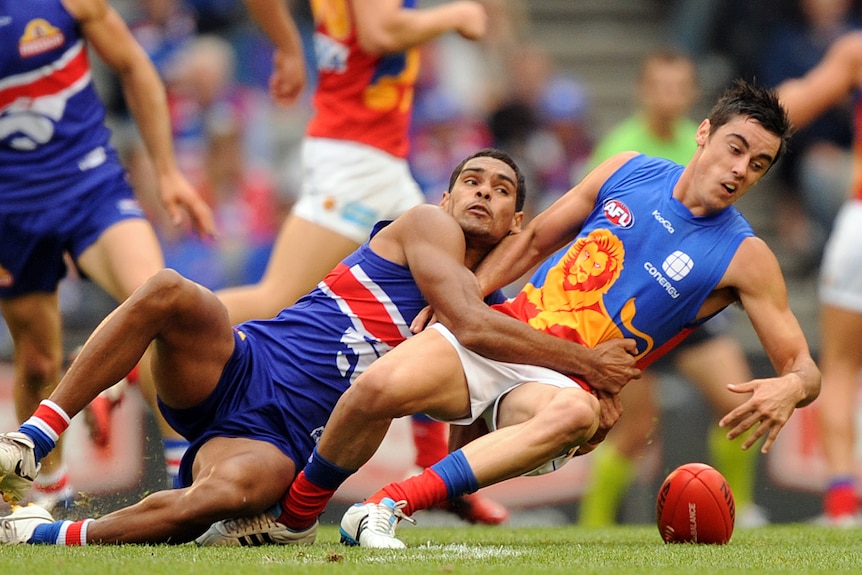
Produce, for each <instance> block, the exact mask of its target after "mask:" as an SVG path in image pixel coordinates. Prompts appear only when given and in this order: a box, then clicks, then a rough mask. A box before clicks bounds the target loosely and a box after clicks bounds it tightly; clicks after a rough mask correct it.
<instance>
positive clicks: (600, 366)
mask: <svg viewBox="0 0 862 575" xmlns="http://www.w3.org/2000/svg"><path fill="white" fill-rule="evenodd" d="M524 193H525V190H524V179H523V176H522V175H521V174H520V172H519V171H518V169H517V166H516V165H515V164H514V162H512V160H511V159H510V158H509V157H508V156H507V155H505V154H503V153H501V152H499V151H496V150H482V151H480V152H478V153H477V154H475V155H474V156H471V157H470V158H468V159H467V160H465V161H464V162H462V163H461V164H460V165H459V166H458V167H457V168H456V169H455V171H454V172H453V174H452V177H451V179H450V191H449V192H448V193H447V194H446V195H445V197H444V199H443V201H442V203H441V206H440V207H438V206H432V205H422V206H417V207H415V208H413V209H412V210H410V211H408V212H407V213H405V214H404V215H403V216H401V217H399V218H398V219H396V220H394V221H393V222H392V223H390V224H388V225H386V226H385V227H378V228H377V229H376V230H375V233H374V235H373V236H372V238H371V239H370V240H369V241H368V242H367V243H366V244H363V245H362V246H361V247H360V248H359V250H358V251H356V252H354V253H353V254H351V255H350V256H348V257H347V258H346V259H345V260H343V261H342V263H341V264H339V265H338V266H337V267H336V268H335V269H334V270H333V271H332V272H331V273H330V274H329V275H327V276H326V278H325V279H324V280H323V281H321V282H320V283H319V284H318V286H317V287H316V288H315V289H314V290H312V291H311V292H310V293H309V294H308V295H306V296H305V297H303V298H302V299H300V300H299V301H298V302H297V303H296V304H295V305H293V306H291V307H289V308H286V309H285V310H283V311H282V312H281V313H280V314H279V315H278V316H276V317H275V318H273V319H270V320H261V321H258V320H255V321H249V322H245V323H241V324H239V325H237V326H235V327H232V326H231V325H230V322H229V320H228V313H227V310H226V308H225V306H224V304H222V303H221V301H220V300H219V299H218V298H217V297H216V296H215V295H214V294H213V293H212V292H210V291H208V290H206V289H204V288H202V287H201V286H199V285H197V284H195V283H193V282H191V281H188V280H185V279H184V278H182V277H181V276H179V275H178V274H177V273H175V272H173V271H171V270H165V271H161V272H159V273H158V274H156V275H155V276H154V277H153V278H152V279H151V280H149V281H148V282H147V283H146V284H145V285H144V286H143V287H142V288H140V289H139V290H137V291H136V292H135V293H134V294H133V295H132V297H131V298H130V299H128V300H127V301H126V302H125V303H123V304H122V305H121V306H120V307H119V308H117V310H116V311H115V312H114V313H112V314H111V315H110V316H109V317H108V318H106V319H105V321H104V322H103V323H102V324H101V325H100V326H99V328H97V330H96V331H95V332H94V333H93V335H92V336H91V338H90V339H89V341H88V342H87V343H86V344H85V346H84V348H83V350H82V351H81V353H80V355H79V356H78V357H77V359H76V360H75V361H74V363H73V364H72V366H71V367H70V368H69V370H68V372H67V374H66V375H65V376H64V378H63V379H62V380H61V382H60V384H59V386H58V387H57V389H56V390H55V391H54V392H53V393H52V394H51V396H50V397H49V399H48V400H46V401H44V402H42V404H40V406H39V408H38V409H37V410H36V412H35V413H34V415H33V416H32V417H30V419H28V420H27V421H26V422H25V423H24V424H23V425H22V426H21V427H20V428H19V430H18V431H16V432H10V433H7V434H5V435H2V436H0V478H2V479H0V489H2V491H3V493H4V495H5V496H6V497H10V498H13V499H14V498H16V497H17V496H19V495H20V493H21V492H22V491H23V490H24V489H26V487H27V485H28V483H29V482H30V480H31V479H32V478H33V477H34V476H35V474H36V473H37V472H38V464H39V460H40V459H41V458H42V457H43V456H44V455H45V453H47V452H49V451H50V450H51V449H52V448H53V446H54V442H55V441H56V439H57V437H58V436H59V435H60V434H61V433H62V432H63V431H64V430H65V429H66V428H67V427H68V423H69V418H70V417H71V416H74V415H75V414H76V413H78V412H80V410H81V409H83V407H84V406H85V405H86V404H87V403H88V402H89V401H90V400H91V399H92V398H93V397H94V396H95V395H96V394H97V393H99V392H100V391H102V390H103V389H105V388H106V387H108V386H109V385H111V384H112V383H113V382H114V381H116V380H117V379H118V378H120V377H122V376H123V375H124V374H125V373H127V372H128V370H129V369H131V367H132V366H133V365H135V363H136V362H137V361H138V360H139V359H140V357H141V355H142V354H143V352H144V350H145V349H146V348H147V346H149V345H150V344H151V343H153V344H154V346H153V347H154V349H155V352H154V353H153V358H152V369H153V373H154V375H155V380H156V387H157V391H158V395H159V402H160V406H161V409H162V411H163V413H164V415H165V417H166V419H167V420H168V421H169V422H171V423H172V424H173V425H174V426H175V427H176V428H177V429H178V430H179V431H181V432H182V433H183V434H184V436H185V437H187V438H188V439H189V441H190V442H191V447H190V449H189V451H188V452H187V454H186V456H185V457H184V458H183V462H182V466H181V473H180V476H181V479H182V480H183V482H184V485H185V487H184V488H181V489H176V490H171V491H161V492H157V493H154V494H152V495H150V496H148V497H146V498H144V499H143V500H142V501H141V502H139V503H138V504H136V505H132V506H131V507H128V508H125V509H121V510H119V511H116V512H114V513H110V514H108V515H106V516H104V517H101V518H99V519H95V520H91V519H86V520H83V521H75V522H70V521H58V522H53V521H52V519H51V517H50V515H49V514H48V513H47V512H45V511H44V510H41V509H40V508H38V507H19V508H17V509H15V510H14V511H13V513H12V515H10V516H8V517H5V518H3V519H2V520H0V541H3V542H7V543H18V542H30V543H52V544H69V545H80V544H84V543H145V542H146V543H154V542H171V543H180V542H184V541H189V540H191V539H193V538H195V537H197V536H199V535H201V533H203V532H204V530H206V528H207V527H209V526H210V524H212V523H213V522H215V521H218V520H221V519H226V518H231V517H249V516H250V517H252V518H253V520H251V521H248V522H244V521H243V520H241V519H240V520H238V521H235V522H233V523H232V525H233V526H234V527H236V529H232V530H231V532H230V533H221V534H219V533H216V534H214V535H212V536H210V537H209V538H208V539H207V540H206V541H203V543H211V544H228V545H240V544H249V543H251V542H261V541H270V542H280V543H310V542H312V541H313V540H314V538H315V535H316V525H314V526H311V527H310V528H309V529H305V530H302V531H300V532H294V531H290V530H288V529H285V528H284V527H282V526H278V525H274V521H272V520H271V519H267V517H268V516H267V515H263V516H262V517H263V518H264V519H262V522H260V521H259V520H258V519H259V518H255V516H257V515H258V514H261V513H262V512H263V511H265V510H266V509H268V508H270V507H272V506H273V505H274V504H275V503H276V502H277V501H278V499H279V498H280V497H281V495H283V494H284V492H285V490H286V489H287V488H288V486H289V485H290V483H291V481H292V480H293V478H294V476H295V475H296V473H297V471H298V470H299V469H300V468H302V467H303V466H304V464H305V462H306V461H307V459H308V457H309V455H310V454H311V451H312V449H313V447H314V445H315V443H316V441H317V440H318V439H319V436H320V434H321V433H322V431H323V429H324V426H325V425H326V423H327V420H328V417H329V414H330V412H331V410H332V407H333V406H334V405H335V403H336V401H337V400H338V398H339V397H340V395H341V394H342V393H343V392H344V391H345V390H346V389H348V388H349V386H350V385H351V384H352V383H353V382H354V381H355V380H356V378H357V377H359V376H361V374H362V373H363V372H364V371H365V370H366V369H367V368H368V367H369V365H372V362H373V361H375V360H376V359H377V358H378V357H380V356H382V355H384V354H386V353H387V352H389V350H391V349H392V348H393V347H395V346H397V345H399V344H400V343H401V342H403V341H404V340H405V339H406V338H408V337H409V336H410V335H411V332H410V325H411V322H412V321H413V319H414V317H415V316H416V315H417V313H418V312H419V311H420V310H421V309H422V308H423V307H424V306H425V305H426V302H427V303H429V304H431V305H433V306H434V307H435V309H438V310H441V311H442V312H443V313H449V314H451V315H453V316H457V317H459V318H460V322H457V323H456V324H454V325H453V326H452V330H453V332H454V333H457V334H459V336H460V337H462V338H464V340H465V341H471V342H472V344H473V345H474V346H475V349H476V351H478V352H482V353H486V354H489V355H494V356H499V357H500V359H506V360H511V361H517V360H527V359H528V358H532V361H535V362H538V363H543V362H548V363H549V364H550V366H551V367H554V368H556V369H561V370H564V371H567V372H576V373H579V374H581V375H582V376H584V377H590V378H595V379H596V380H602V379H606V380H611V381H612V382H613V383H614V384H617V385H621V384H622V383H624V382H625V381H628V379H629V378H631V377H633V376H636V375H637V374H638V373H639V371H638V370H637V369H636V368H634V361H633V358H632V357H631V355H630V354H629V352H628V350H629V348H630V344H631V343H632V342H630V341H628V342H625V341H623V340H617V341H615V342H611V343H609V344H608V345H606V346H603V348H602V349H597V350H590V349H587V348H585V347H583V346H580V345H577V344H572V343H571V342H566V341H564V340H562V339H559V338H555V337H552V336H548V335H547V334H541V333H539V332H538V331H536V330H533V329H531V328H530V327H529V326H527V325H524V324H523V323H521V322H518V321H515V320H513V319H511V318H507V317H505V316H504V315H503V314H499V313H496V312H493V311H491V309H490V308H489V307H488V306H487V305H485V303H484V302H483V299H482V296H481V290H480V289H479V284H478V281H477V280H476V277H475V276H474V275H473V274H472V272H471V271H470V269H469V268H472V267H475V265H476V264H477V263H478V261H479V260H481V258H482V257H484V255H485V254H486V253H487V252H488V251H489V250H490V249H491V248H492V247H493V246H494V245H496V244H497V243H498V242H499V241H500V240H501V239H502V238H503V237H505V236H506V235H508V234H510V233H512V232H517V231H518V230H519V228H520V223H521V219H522V217H523V214H522V213H521V211H520V209H521V207H522V206H523V202H524ZM267 525H269V526H270V527H272V528H269V529H267ZM245 528H247V530H248V533H254V532H259V531H260V529H262V528H263V529H265V531H264V532H263V533H261V534H260V535H259V536H254V537H246V536H245V535H244V532H243V529H245Z"/></svg>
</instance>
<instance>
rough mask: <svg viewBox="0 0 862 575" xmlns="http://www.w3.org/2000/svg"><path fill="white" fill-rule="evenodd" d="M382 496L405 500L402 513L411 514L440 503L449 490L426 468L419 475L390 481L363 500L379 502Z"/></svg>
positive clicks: (434, 472) (447, 495) (438, 477)
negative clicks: (405, 503)
mask: <svg viewBox="0 0 862 575" xmlns="http://www.w3.org/2000/svg"><path fill="white" fill-rule="evenodd" d="M384 497H390V498H392V499H393V500H394V501H406V502H407V506H406V507H405V508H404V513H405V514H407V515H413V514H414V513H415V512H417V511H419V510H422V509H428V508H429V507H433V506H435V505H437V504H439V503H442V502H443V501H445V500H446V499H447V498H448V497H449V492H448V490H447V489H446V484H445V483H444V482H443V478H442V477H440V476H439V475H438V474H437V472H436V471H434V470H433V469H426V470H425V471H423V472H422V473H420V474H419V475H414V476H413V477H408V478H407V479H405V480H403V481H398V482H396V483H390V484H389V485H387V486H386V487H384V488H383V489H381V490H380V491H378V492H377V493H375V494H374V495H372V496H371V497H369V498H368V499H366V500H365V501H366V502H367V503H380V501H381V500H382V499H383V498H384Z"/></svg>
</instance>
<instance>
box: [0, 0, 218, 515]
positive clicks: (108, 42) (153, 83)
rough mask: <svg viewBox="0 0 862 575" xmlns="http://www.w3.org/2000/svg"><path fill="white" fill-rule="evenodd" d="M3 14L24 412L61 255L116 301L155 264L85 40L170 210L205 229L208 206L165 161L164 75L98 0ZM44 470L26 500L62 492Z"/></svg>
mask: <svg viewBox="0 0 862 575" xmlns="http://www.w3.org/2000/svg"><path fill="white" fill-rule="evenodd" d="M0 20H2V33H0V310H2V313H3V317H4V319H5V320H6V324H7V325H8V327H9V331H10V332H11V335H12V340H13V343H14V348H15V349H14V363H15V407H16V411H17V415H18V417H19V419H20V420H21V421H23V419H24V418H26V417H27V416H28V414H30V413H32V412H33V410H34V409H36V407H37V406H38V404H39V401H40V400H41V399H43V398H44V397H46V396H47V394H48V393H49V392H50V390H51V389H52V388H53V387H54V386H55V385H56V383H57V381H58V379H59V376H60V371H61V368H62V360H63V349H62V343H61V327H60V311H59V305H58V296H57V293H58V292H57V287H58V283H59V281H60V280H61V279H62V277H63V276H64V275H65V274H66V265H65V263H64V257H65V255H66V254H68V255H69V256H71V258H72V260H73V261H74V262H75V264H76V265H77V267H78V268H79V269H80V270H81V271H82V272H83V274H85V275H86V276H87V277H88V278H90V279H92V280H93V281H94V282H95V283H97V284H98V285H99V286H100V287H102V288H103V289H104V290H105V291H106V292H107V293H108V294H110V295H111V296H113V297H114V298H115V299H116V300H117V301H122V300H124V299H126V298H127V297H128V296H129V295H130V294H131V293H132V291H133V290H134V289H135V288H137V287H138V286H140V285H141V284H143V283H144V281H146V280H147V279H148V278H149V277H150V276H152V275H153V274H154V273H156V272H157V271H158V270H160V269H161V268H163V267H164V259H163V257H162V252H161V248H160V247H159V244H158V242H157V239H156V235H155V233H154V231H153V228H152V226H151V225H150V223H149V222H148V221H147V220H146V219H144V214H143V212H142V210H141V208H140V206H139V205H138V202H137V201H136V200H135V197H134V194H133V191H132V189H131V188H130V186H129V184H128V183H127V181H126V176H125V173H124V171H123V168H122V166H121V165H120V162H119V160H118V158H117V153H116V151H115V150H114V148H113V147H112V146H111V145H110V143H109V138H110V135H111V134H110V131H109V130H108V128H106V126H105V124H104V119H105V108H104V106H103V104H102V102H101V101H100V100H99V97H98V95H97V93H96V90H95V88H94V86H93V80H92V76H91V72H90V63H89V58H88V48H89V47H91V48H93V49H94V50H95V52H96V53H97V54H98V55H99V56H100V57H101V58H102V60H104V61H105V63H106V64H107V65H108V66H109V67H110V68H111V69H113V70H114V71H115V72H116V73H117V75H118V76H119V78H120V81H121V85H122V88H123V91H124V94H125V96H126V100H127V101H128V102H129V106H130V109H131V111H132V113H133V114H134V117H135V119H136V121H137V125H138V129H139V131H140V134H141V136H142V138H143V141H144V143H145V144H146V147H147V151H148V152H149V155H150V158H151V160H152V163H153V166H154V169H155V172H156V174H157V177H158V184H159V191H160V193H161V202H162V204H163V205H164V207H165V208H166V209H167V212H168V214H169V215H170V217H171V219H172V220H173V222H174V223H175V224H177V225H179V224H180V223H182V222H183V220H184V219H186V218H187V217H190V219H191V223H192V225H193V226H194V228H195V229H196V230H197V232H198V233H200V234H201V235H202V236H209V235H212V233H213V231H214V230H213V217H212V214H211V213H210V210H209V207H208V206H207V205H206V203H205V202H204V201H203V199H201V198H200V197H199V196H198V194H197V192H196V191H195V190H194V188H193V187H192V186H191V185H190V184H189V182H188V181H186V179H185V178H184V177H183V175H182V174H181V173H180V171H179V170H178V168H177V165H176V162H175V160H174V154H173V148H172V145H171V129H170V123H169V122H170V121H169V116H168V110H167V104H166V100H165V90H164V87H163V85H162V83H161V80H160V79H159V76H158V74H157V73H156V70H155V68H154V67H153V65H152V63H151V62H150V60H149V59H148V58H147V56H146V54H145V53H144V51H143V50H142V49H141V48H140V46H139V45H138V44H137V43H136V42H135V40H134V39H133V37H132V36H131V34H130V32H129V30H128V28H127V27H126V25H125V23H124V22H123V21H122V19H121V18H120V16H119V15H118V14H117V12H116V11H114V10H113V9H112V8H111V7H110V5H109V4H108V2H107V1H106V0H28V1H27V2H20V1H18V0H2V1H0ZM43 472H44V475H43V476H42V477H41V478H40V483H41V484H42V488H43V491H42V493H41V494H37V495H36V496H35V498H36V499H38V500H40V501H45V502H46V504H48V505H52V504H54V503H56V501H57V500H58V499H59V500H63V499H69V498H71V495H72V493H73V491H72V489H71V487H70V486H69V485H68V480H67V474H66V472H65V469H64V467H63V465H62V462H61V460H60V450H57V451H55V452H54V453H53V454H52V455H51V456H49V457H48V458H47V459H46V460H45V461H44V469H43ZM37 487H39V485H38V484H37Z"/></svg>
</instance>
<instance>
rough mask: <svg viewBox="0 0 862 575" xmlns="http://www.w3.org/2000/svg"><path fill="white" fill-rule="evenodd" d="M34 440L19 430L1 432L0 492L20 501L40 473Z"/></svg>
mask: <svg viewBox="0 0 862 575" xmlns="http://www.w3.org/2000/svg"><path fill="white" fill-rule="evenodd" d="M33 448H34V445H33V440H32V439H30V438H29V437H27V436H26V435H24V434H23V433H19V432H17V431H10V432H9V433H3V434H0V493H2V494H3V500H4V501H8V502H10V503H13V504H14V503H18V502H19V501H21V499H22V498H23V497H24V495H25V494H26V493H27V491H29V490H30V486H32V485H33V480H34V479H36V475H38V474H39V467H40V466H39V465H37V464H36V455H35V453H34V450H33Z"/></svg>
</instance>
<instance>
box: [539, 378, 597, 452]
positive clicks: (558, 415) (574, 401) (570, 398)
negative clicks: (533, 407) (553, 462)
mask: <svg viewBox="0 0 862 575" xmlns="http://www.w3.org/2000/svg"><path fill="white" fill-rule="evenodd" d="M541 417H542V418H543V419H544V420H545V421H546V422H547V425H548V426H549V430H550V431H551V432H552V433H553V434H554V435H555V436H556V437H558V438H560V439H562V440H563V441H564V442H565V443H566V444H575V443H579V442H581V441H584V440H586V439H589V438H590V437H591V436H592V435H593V433H595V431H596V428H597V427H598V423H599V402H598V400H597V399H596V398H595V397H594V396H593V395H591V394H589V393H585V392H584V391H583V390H581V389H561V390H560V391H559V393H558V394H557V396H556V397H555V398H554V400H553V401H551V402H550V403H549V404H548V406H547V407H546V408H545V409H543V410H542V414H541Z"/></svg>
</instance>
